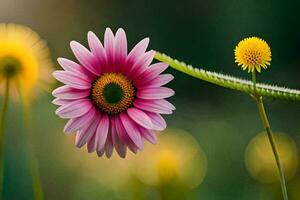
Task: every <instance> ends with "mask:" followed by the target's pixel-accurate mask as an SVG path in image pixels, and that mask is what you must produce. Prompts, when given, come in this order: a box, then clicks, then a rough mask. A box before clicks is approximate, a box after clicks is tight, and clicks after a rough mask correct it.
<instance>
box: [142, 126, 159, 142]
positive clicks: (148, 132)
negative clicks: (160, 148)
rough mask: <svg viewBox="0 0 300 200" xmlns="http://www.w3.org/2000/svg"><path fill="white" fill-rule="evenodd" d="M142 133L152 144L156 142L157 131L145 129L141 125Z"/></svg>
mask: <svg viewBox="0 0 300 200" xmlns="http://www.w3.org/2000/svg"><path fill="white" fill-rule="evenodd" d="M139 129H140V133H141V134H142V137H143V138H145V139H146V140H148V141H149V142H150V143H152V144H156V142H157V137H156V135H155V133H154V132H153V131H152V130H149V129H145V128H143V127H139Z"/></svg>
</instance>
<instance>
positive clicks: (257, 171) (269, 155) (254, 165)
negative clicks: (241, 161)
mask: <svg viewBox="0 0 300 200" xmlns="http://www.w3.org/2000/svg"><path fill="white" fill-rule="evenodd" d="M275 141H276V143H277V147H278V151H279V156H280V159H281V162H282V166H283V169H284V173H285V176H286V179H291V178H292V177H293V176H294V175H295V173H296V171H297V166H298V157H297V149H296V145H295V143H294V141H293V140H292V139H291V138H290V137H289V136H288V135H286V134H275ZM245 164H246V167H247V169H248V171H249V173H250V174H251V176H252V177H253V178H255V179H256V180H258V181H260V182H262V183H273V182H276V181H279V174H278V169H277V166H276V162H275V158H274V155H273V152H272V149H271V146H270V143H269V140H268V136H267V133H265V132H263V133H260V134H258V135H257V136H255V137H254V138H253V139H252V140H251V142H250V143H249V144H248V146H247V149H246V153H245Z"/></svg>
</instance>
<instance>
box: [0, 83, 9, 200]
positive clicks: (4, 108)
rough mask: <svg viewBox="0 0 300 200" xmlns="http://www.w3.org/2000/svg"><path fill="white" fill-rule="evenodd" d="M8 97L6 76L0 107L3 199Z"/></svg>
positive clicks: (1, 197) (1, 192) (0, 162)
mask: <svg viewBox="0 0 300 200" xmlns="http://www.w3.org/2000/svg"><path fill="white" fill-rule="evenodd" d="M8 98H9V78H6V83H5V91H4V98H3V103H2V109H1V118H0V148H1V150H0V199H3V182H4V180H3V179H4V129H5V119H6V114H7V109H8Z"/></svg>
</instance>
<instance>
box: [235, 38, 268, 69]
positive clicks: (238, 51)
mask: <svg viewBox="0 0 300 200" xmlns="http://www.w3.org/2000/svg"><path fill="white" fill-rule="evenodd" d="M234 54H235V62H236V63H237V64H238V65H239V66H241V68H242V69H243V70H246V69H248V72H253V71H254V70H256V71H258V72H260V71H261V68H264V69H266V68H267V66H268V65H270V61H271V49H270V47H269V45H268V44H267V43H266V42H265V41H264V40H262V39H260V38H258V37H250V38H246V39H244V40H242V41H240V42H239V44H238V45H237V46H236V48H235V50H234Z"/></svg>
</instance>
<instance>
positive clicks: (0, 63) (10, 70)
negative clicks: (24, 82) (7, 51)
mask: <svg viewBox="0 0 300 200" xmlns="http://www.w3.org/2000/svg"><path fill="white" fill-rule="evenodd" d="M20 71H21V62H20V61H19V60H18V59H16V58H14V57H12V56H5V57H2V58H0V73H1V74H2V75H3V76H5V77H8V78H10V77H13V76H15V75H16V74H18V73H19V72H20Z"/></svg>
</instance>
